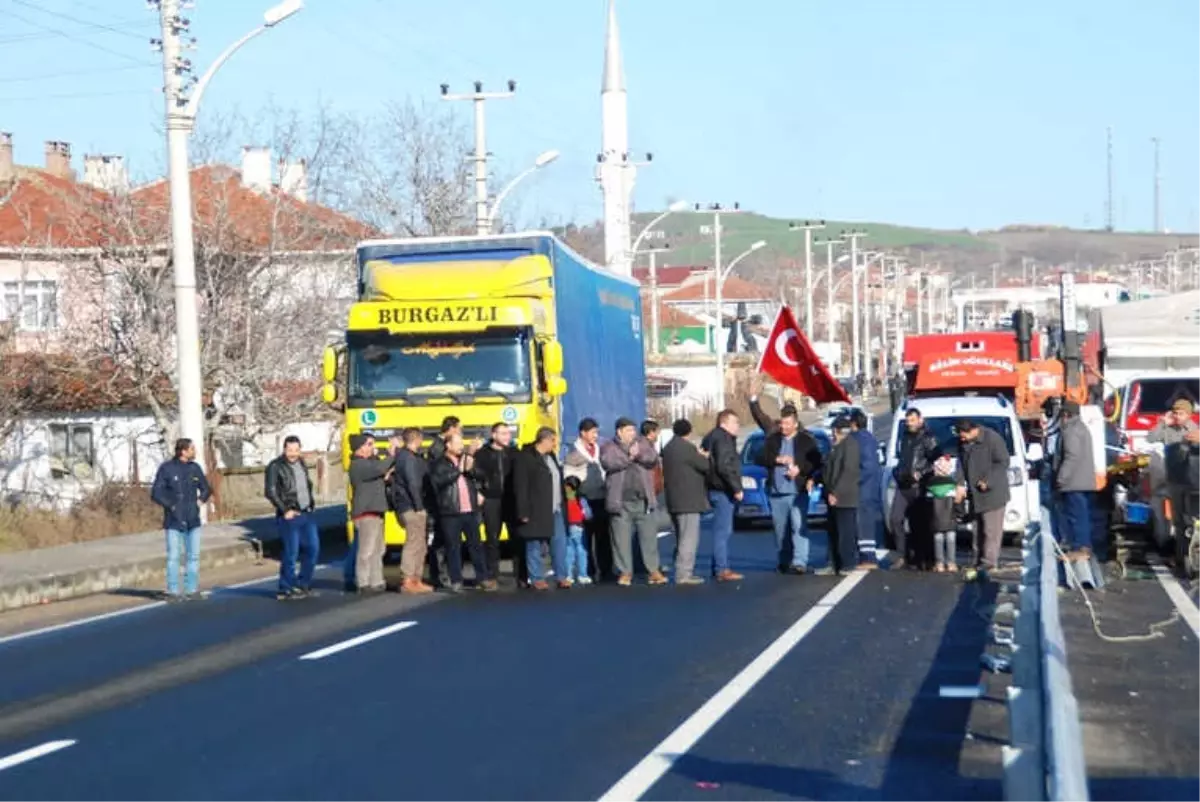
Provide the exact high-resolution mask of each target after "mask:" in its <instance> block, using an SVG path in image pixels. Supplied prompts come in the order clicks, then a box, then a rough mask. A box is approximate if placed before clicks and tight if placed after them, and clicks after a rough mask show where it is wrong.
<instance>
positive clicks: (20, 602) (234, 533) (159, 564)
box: [0, 505, 346, 611]
mask: <svg viewBox="0 0 1200 802" xmlns="http://www.w3.org/2000/svg"><path fill="white" fill-rule="evenodd" d="M315 514H316V516H317V524H318V527H319V530H318V531H319V532H320V535H321V542H322V545H326V544H330V543H333V542H337V541H338V540H342V539H344V538H345V535H346V508H345V507H344V506H341V505H338V506H333V507H322V508H319V509H318V510H317V511H316V513H315ZM162 537H163V535H162V533H161V532H153V533H142V534H138V535H123V536H120V537H117V538H106V539H104V540H96V541H90V542H88V543H77V544H72V545H71V546H65V547H58V548H56V549H42V550H39V551H40V552H42V553H41V554H39V553H38V552H17V553H15V554H11V555H5V558H4V560H5V561H6V562H8V563H9V565H8V566H7V568H8V570H7V571H6V572H5V573H8V574H9V575H8V576H0V611H5V610H16V609H19V608H22V607H32V606H36V605H42V604H49V603H51V602H56V601H64V600H66V599H75V598H81V597H83V596H92V595H95V594H99V593H112V592H114V591H119V590H134V589H141V588H146V587H154V586H161V584H162V583H163V580H164V578H165V576H166V561H165V555H164V546H163V544H162ZM156 544H157V545H156ZM121 551H127V552H133V553H128V554H126V555H119V554H118V553H119V552H121ZM278 551H279V538H278V535H277V534H276V532H275V526H274V516H264V517H262V518H255V519H250V520H247V521H243V522H239V523H236V524H216V525H210V526H206V527H205V528H204V532H203V534H202V535H201V545H200V568H201V571H203V570H205V569H212V568H220V567H224V566H229V565H239V564H244V563H251V562H261V561H262V560H263V559H264V557H266V556H267V555H274V554H277V553H278ZM51 552H54V553H55V554H52V553H51ZM114 552H116V553H114ZM62 554H69V555H70V557H71V558H73V559H71V560H70V561H72V562H76V563H79V562H80V561H81V560H82V561H83V562H85V564H83V565H79V566H78V567H75V568H65V569H64V568H61V567H56V566H55V565H54V562H55V559H54V557H55V556H57V555H62ZM18 561H25V562H28V563H32V564H33V565H31V566H30V567H28V568H26V569H21V568H19V567H16V566H14V565H13V563H15V562H18Z"/></svg>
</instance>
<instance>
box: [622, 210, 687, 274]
mask: <svg viewBox="0 0 1200 802" xmlns="http://www.w3.org/2000/svg"><path fill="white" fill-rule="evenodd" d="M687 207H688V202H687V201H681V200H679V201H675V202H674V203H672V204H671V205H670V206H668V207H667V210H666V211H665V212H663V213H662V214H660V215H659V216H658V217H656V218H654V219H653V220H651V221H650V222H649V223H648V224H647V225H646V227H645V228H643V229H642V230H641V231H640V232H639V233H638V235H637V239H635V240H634V241H633V245H631V246H630V247H629V253H630V255H631V262H632V257H636V256H637V250H638V246H639V245H641V244H642V240H643V239H645V238H646V235H647V234H649V233H650V231H651V230H653V228H654V227H655V226H656V225H658V224H659V223H661V222H662V221H663V220H666V219H667V218H668V217H669V216H671V215H672V214H675V213H676V212H682V211H683V210H684V209H686V208H687Z"/></svg>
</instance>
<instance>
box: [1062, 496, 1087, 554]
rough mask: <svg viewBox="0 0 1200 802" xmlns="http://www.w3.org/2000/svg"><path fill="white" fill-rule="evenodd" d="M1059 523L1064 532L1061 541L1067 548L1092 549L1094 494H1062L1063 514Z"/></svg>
mask: <svg viewBox="0 0 1200 802" xmlns="http://www.w3.org/2000/svg"><path fill="white" fill-rule="evenodd" d="M1059 522H1060V523H1061V525H1062V527H1063V532H1062V534H1061V535H1060V536H1059V540H1060V541H1061V542H1062V543H1064V544H1066V546H1067V548H1073V549H1090V548H1091V547H1092V494H1091V493H1088V492H1069V493H1063V494H1062V512H1061V514H1060V516H1059Z"/></svg>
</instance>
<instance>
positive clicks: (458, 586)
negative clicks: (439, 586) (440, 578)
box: [446, 582, 463, 596]
mask: <svg viewBox="0 0 1200 802" xmlns="http://www.w3.org/2000/svg"><path fill="white" fill-rule="evenodd" d="M446 592H447V593H453V594H454V595H456V596H457V595H458V594H460V593H462V592H463V583H462V582H451V583H450V584H449V585H447V586H446Z"/></svg>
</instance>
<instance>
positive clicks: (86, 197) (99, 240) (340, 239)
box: [0, 165, 377, 252]
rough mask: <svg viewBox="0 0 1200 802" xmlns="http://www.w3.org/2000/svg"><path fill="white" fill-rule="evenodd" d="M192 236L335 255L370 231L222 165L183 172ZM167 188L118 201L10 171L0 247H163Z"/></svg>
mask: <svg viewBox="0 0 1200 802" xmlns="http://www.w3.org/2000/svg"><path fill="white" fill-rule="evenodd" d="M191 185H192V210H193V219H194V225H195V227H196V236H197V239H198V240H200V241H201V242H204V243H205V244H206V245H207V246H208V247H210V248H212V247H216V248H217V249H219V250H222V251H225V252H236V251H245V250H251V251H261V250H266V249H267V248H271V249H272V250H276V251H317V252H320V251H341V250H346V249H348V248H350V247H352V246H353V244H354V243H355V242H356V241H357V240H360V239H366V238H369V237H371V236H375V235H376V234H377V232H376V231H374V230H373V229H372V228H371V227H369V226H367V225H364V224H362V223H360V222H358V221H357V220H355V219H353V218H352V217H349V216H347V215H344V214H342V213H340V212H337V211H335V210H333V209H330V208H328V207H325V206H320V205H318V204H315V203H306V202H304V201H300V200H298V199H296V198H294V197H292V196H291V195H288V194H287V193H284V192H281V191H280V190H278V189H277V188H276V189H271V190H270V191H269V192H265V193H262V194H260V193H258V192H255V191H253V190H251V189H249V188H247V187H244V186H242V182H241V174H240V173H239V172H238V171H236V170H234V169H232V168H230V167H226V166H221V165H216V166H211V165H210V166H205V167H197V168H195V169H193V170H192V172H191ZM169 239H170V218H169V188H168V184H167V182H166V181H156V182H154V183H153V184H150V185H148V186H145V187H142V188H141V189H138V190H135V191H134V192H132V193H131V194H130V195H129V197H128V198H127V199H125V198H118V197H116V196H114V195H111V194H109V193H107V192H103V191H101V190H98V189H95V188H92V187H89V186H87V185H86V184H80V183H76V182H74V181H71V180H69V179H65V178H60V177H58V176H54V175H52V174H50V173H48V172H46V171H44V170H38V169H32V168H25V167H22V168H18V171H17V178H16V180H14V181H12V182H9V183H8V184H7V185H0V247H3V246H9V247H25V248H89V247H104V246H120V245H133V244H142V245H145V244H165V243H166V242H167V241H168V240H169Z"/></svg>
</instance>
